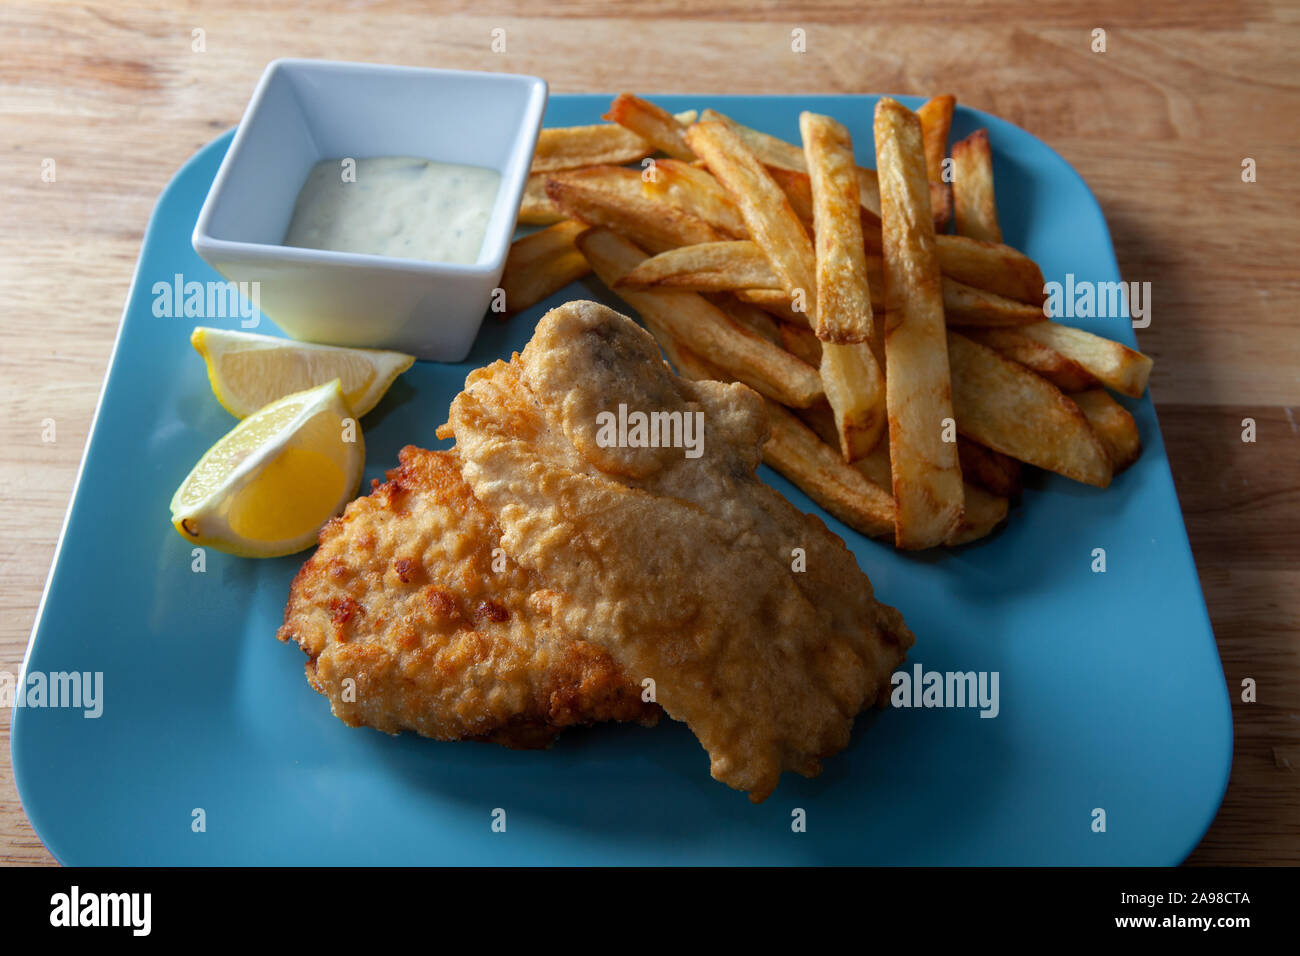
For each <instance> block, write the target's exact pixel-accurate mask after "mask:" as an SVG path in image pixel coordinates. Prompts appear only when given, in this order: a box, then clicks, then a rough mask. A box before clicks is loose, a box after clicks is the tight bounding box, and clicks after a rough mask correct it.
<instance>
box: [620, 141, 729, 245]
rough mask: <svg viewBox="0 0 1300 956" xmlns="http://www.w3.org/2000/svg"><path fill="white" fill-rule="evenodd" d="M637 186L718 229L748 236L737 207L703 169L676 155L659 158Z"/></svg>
mask: <svg viewBox="0 0 1300 956" xmlns="http://www.w3.org/2000/svg"><path fill="white" fill-rule="evenodd" d="M641 188H642V189H643V190H645V191H646V192H647V193H650V194H652V195H655V196H659V197H662V198H664V199H667V200H668V202H670V203H672V204H673V205H674V206H677V207H679V208H680V209H683V210H685V211H686V212H688V213H690V214H691V215H693V216H695V217H696V218H697V219H702V220H704V221H705V222H707V223H708V224H709V225H710V226H712V227H713V228H714V229H716V230H718V232H720V233H723V234H725V235H727V236H731V237H733V238H736V239H748V238H749V228H748V227H747V226H746V225H745V220H744V217H742V216H741V215H740V210H739V209H737V208H736V204H735V203H734V202H732V201H731V197H730V196H729V195H727V191H726V190H725V189H723V188H722V184H721V183H719V182H718V181H717V180H716V179H714V178H713V174H712V173H710V172H709V171H708V170H707V169H703V168H701V167H699V166H695V165H692V164H691V163H687V162H683V161H682V160H679V159H661V160H659V161H658V162H657V163H656V164H655V168H654V169H653V170H652V171H651V173H650V174H649V175H648V176H643V177H642V180H641Z"/></svg>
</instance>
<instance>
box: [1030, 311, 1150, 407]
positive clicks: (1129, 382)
mask: <svg viewBox="0 0 1300 956" xmlns="http://www.w3.org/2000/svg"><path fill="white" fill-rule="evenodd" d="M1019 331H1020V333H1021V334H1022V335H1025V336H1027V337H1028V338H1030V339H1033V340H1034V341H1035V342H1037V343H1039V344H1040V345H1045V346H1047V347H1048V348H1049V349H1054V350H1055V351H1057V352H1059V353H1060V354H1061V355H1063V356H1065V357H1066V358H1068V359H1072V360H1073V361H1075V362H1078V363H1079V364H1080V365H1081V366H1083V367H1084V368H1085V369H1087V370H1088V371H1089V372H1091V373H1092V374H1093V375H1094V376H1095V377H1096V378H1097V380H1098V381H1099V382H1101V383H1102V384H1103V385H1105V386H1107V387H1109V388H1113V389H1114V390H1115V391H1117V392H1119V393H1120V394H1121V395H1127V396H1129V397H1130V398H1141V397H1142V393H1143V392H1145V391H1146V388H1147V379H1148V378H1150V377H1151V366H1152V362H1151V359H1150V358H1148V357H1147V356H1145V355H1143V354H1142V353H1141V352H1138V351H1135V350H1134V349H1131V348H1129V347H1128V346H1127V345H1121V344H1120V343H1118V342H1116V341H1114V340H1113V339H1107V338H1102V337H1101V336H1100V335H1093V334H1092V333H1091V332H1085V331H1084V330H1083V329H1075V328H1071V327H1070V326H1068V325H1059V324H1058V323H1056V322H1036V323H1035V324H1033V325H1026V326H1023V327H1022V328H1020V329H1019Z"/></svg>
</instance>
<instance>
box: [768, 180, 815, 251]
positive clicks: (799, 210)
mask: <svg viewBox="0 0 1300 956" xmlns="http://www.w3.org/2000/svg"><path fill="white" fill-rule="evenodd" d="M767 174H768V175H769V176H771V177H772V179H773V180H774V181H775V182H776V184H777V185H778V186H780V187H781V192H783V193H785V198H786V199H788V200H790V208H791V209H793V210H794V214H795V215H796V216H798V217H799V221H800V222H801V223H803V226H804V228H805V229H807V230H808V234H809V235H812V230H813V198H812V180H810V179H809V178H808V174H807V173H796V172H794V171H792V170H789V169H781V168H780V167H778V166H768V167H767Z"/></svg>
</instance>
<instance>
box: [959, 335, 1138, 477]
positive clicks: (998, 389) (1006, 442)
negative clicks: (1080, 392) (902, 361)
mask: <svg viewBox="0 0 1300 956" xmlns="http://www.w3.org/2000/svg"><path fill="white" fill-rule="evenodd" d="M948 357H949V360H950V362H951V368H952V405H953V412H954V414H955V415H956V417H957V430H958V431H959V432H960V433H961V434H963V435H965V436H966V437H968V438H971V439H973V440H975V441H977V442H979V443H980V444H981V445H984V446H986V447H988V448H992V449H993V450H994V451H1000V452H1002V454H1004V455H1010V456H1011V457H1012V458H1018V459H1020V460H1021V461H1023V462H1026V463H1027V464H1030V465H1037V466H1038V467H1039V468H1045V469H1047V470H1048V471H1054V472H1056V473H1057V474H1060V475H1064V476H1066V477H1067V478H1073V479H1074V480H1075V481H1081V482H1083V483H1084V484H1088V485H1095V486H1097V487H1099V488H1105V487H1106V486H1107V485H1109V484H1110V480H1111V477H1112V475H1113V471H1114V469H1113V468H1112V466H1111V461H1110V457H1109V455H1107V453H1106V449H1105V446H1104V445H1103V444H1102V442H1101V440H1100V439H1099V438H1098V437H1097V435H1096V434H1095V433H1094V432H1093V429H1092V426H1091V425H1090V424H1089V423H1088V419H1087V417H1086V416H1085V415H1084V413H1083V412H1082V411H1081V410H1080V409H1079V406H1078V405H1076V404H1075V403H1074V402H1072V401H1071V400H1070V399H1069V398H1067V397H1066V396H1065V395H1064V394H1063V393H1062V392H1061V390H1060V389H1058V388H1057V387H1056V386H1055V385H1053V384H1052V383H1051V382H1049V381H1047V380H1046V379H1044V378H1042V377H1040V376H1038V375H1035V374H1034V373H1033V372H1031V371H1029V369H1027V368H1025V367H1024V366H1022V365H1019V364H1018V363H1016V362H1013V361H1011V360H1010V359H1008V358H1004V357H1003V356H1001V355H999V354H998V353H997V352H996V351H994V350H993V349H991V348H988V347H986V346H983V345H980V344H979V343H977V342H973V341H971V340H970V339H968V338H966V337H965V336H963V335H959V334H958V333H956V332H949V333H948Z"/></svg>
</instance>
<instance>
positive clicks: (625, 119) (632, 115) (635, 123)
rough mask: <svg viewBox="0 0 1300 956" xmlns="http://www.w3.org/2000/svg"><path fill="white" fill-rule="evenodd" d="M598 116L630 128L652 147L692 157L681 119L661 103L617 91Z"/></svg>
mask: <svg viewBox="0 0 1300 956" xmlns="http://www.w3.org/2000/svg"><path fill="white" fill-rule="evenodd" d="M601 119H606V120H609V121H610V122H613V123H617V124H618V125H619V126H622V127H624V128H625V129H629V130H631V131H632V132H633V133H635V134H636V135H638V136H640V137H641V138H642V139H643V140H645V141H646V142H648V143H650V145H652V146H653V147H654V148H655V149H657V150H660V151H662V152H665V153H667V154H668V155H669V156H672V157H674V158H676V159H685V160H692V159H694V158H695V154H694V153H693V152H691V148H690V147H689V146H687V145H686V137H684V136H683V135H682V128H683V126H682V123H681V122H679V121H678V119H677V117H675V116H673V114H672V113H669V112H668V111H667V110H665V109H663V108H662V107H659V106H656V105H655V104H653V103H651V102H650V101H648V100H643V99H642V98H641V97H639V96H634V95H633V94H631V93H620V94H619V95H618V96H616V97H615V98H614V102H613V103H611V104H610V105H609V112H608V113H606V114H605V115H604V116H603V117H601Z"/></svg>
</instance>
